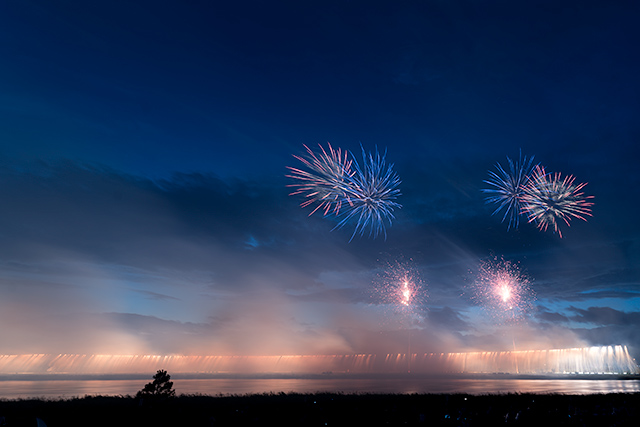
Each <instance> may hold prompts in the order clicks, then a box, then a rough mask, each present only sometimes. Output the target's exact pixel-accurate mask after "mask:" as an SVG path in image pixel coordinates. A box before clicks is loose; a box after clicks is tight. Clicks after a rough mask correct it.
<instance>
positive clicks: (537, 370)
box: [0, 345, 639, 375]
mask: <svg viewBox="0 0 640 427" xmlns="http://www.w3.org/2000/svg"><path fill="white" fill-rule="evenodd" d="M409 358H410V360H411V372H412V373H421V372H422V373H514V374H563V373H615V374H623V373H639V371H638V366H637V365H636V364H635V362H634V361H633V359H632V358H631V356H630V355H629V352H628V350H627V347H626V346H621V345H617V346H602V347H583V348H568V349H552V350H517V351H496V352H491V351H474V352H458V353H412V354H406V353H393V354H386V355H385V356H384V357H378V356H377V355H376V354H332V355H275V356H211V355H209V356H182V355H150V354H145V355H108V354H96V355H88V354H57V355H55V354H22V355H0V374H4V375H7V374H46V373H51V374H142V373H149V372H154V371H155V370H157V369H165V370H167V371H169V372H171V373H240V374H251V373H253V374H256V373H288V374H291V373H297V374H303V373H307V374H308V373H324V372H353V373H378V372H380V373H399V372H406V363H407V360H408V359H409Z"/></svg>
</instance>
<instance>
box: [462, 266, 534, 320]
mask: <svg viewBox="0 0 640 427" xmlns="http://www.w3.org/2000/svg"><path fill="white" fill-rule="evenodd" d="M529 283H530V279H529V278H528V277H527V276H526V275H525V274H524V273H522V272H521V271H520V269H519V267H518V265H517V264H515V263H512V262H510V261H505V260H504V259H502V258H500V259H498V258H494V259H493V260H490V261H486V262H483V263H481V264H480V267H479V269H478V274H477V276H476V280H475V281H474V282H473V284H472V286H471V288H472V289H471V291H472V299H473V301H474V302H475V303H476V304H479V305H480V306H481V307H482V308H483V309H485V310H486V311H488V312H489V313H491V314H492V316H493V317H494V318H495V319H496V320H498V321H499V322H516V321H518V320H521V319H523V318H524V317H525V316H526V315H527V314H528V313H529V312H530V311H531V310H532V309H533V302H534V301H535V293H534V292H533V290H532V289H531V287H530V286H529Z"/></svg>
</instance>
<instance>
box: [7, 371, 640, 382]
mask: <svg viewBox="0 0 640 427" xmlns="http://www.w3.org/2000/svg"><path fill="white" fill-rule="evenodd" d="M149 377H150V373H139V374H70V373H69V374H67V373H50V374H39V373H38V374H34V373H16V374H2V375H0V381H65V380H69V381H92V380H97V381H108V380H148V379H149ZM171 377H172V378H173V379H174V380H180V379H203V380H205V379H300V380H309V379H314V380H315V379H336V380H339V379H345V380H348V379H407V378H412V379H430V378H433V379H447V378H450V379H476V380H482V379H487V380H491V379H501V380H640V374H604V373H603V374H599V373H594V374H580V373H576V374H574V373H568V374H510V373H494V374H486V373H452V374H426V373H407V372H403V373H349V372H325V373H322V374H316V373H308V374H300V373H286V372H276V373H273V372H265V373H247V374H242V373H231V372H203V373H200V372H195V373H176V374H173V373H171Z"/></svg>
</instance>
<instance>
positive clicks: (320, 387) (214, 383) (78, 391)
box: [0, 378, 640, 399]
mask: <svg viewBox="0 0 640 427" xmlns="http://www.w3.org/2000/svg"><path fill="white" fill-rule="evenodd" d="M147 382H148V381H145V380H131V379H127V380H44V381H0V398H2V399H16V398H29V397H45V398H56V397H74V396H81V397H82V396H84V395H87V394H88V395H98V394H101V395H134V394H135V393H136V392H137V391H138V390H140V389H142V387H143V386H144V385H145V384H146V383H147ZM174 388H175V389H176V391H177V393H178V394H196V393H198V394H208V395H219V394H223V395H230V394H237V395H242V394H260V393H271V392H273V393H279V392H285V393H292V392H295V393H315V392H341V393H399V394H408V393H468V394H476V395H478V394H504V393H537V394H547V393H560V394H598V393H638V392H640V381H638V380H583V379H568V380H566V379H468V378H465V379H460V378H449V379H447V378H384V379H380V378H376V379H364V378H350V379H344V378H343V379H329V378H328V379H300V378H295V379H245V378H224V379H221V378H217V379H175V378H174Z"/></svg>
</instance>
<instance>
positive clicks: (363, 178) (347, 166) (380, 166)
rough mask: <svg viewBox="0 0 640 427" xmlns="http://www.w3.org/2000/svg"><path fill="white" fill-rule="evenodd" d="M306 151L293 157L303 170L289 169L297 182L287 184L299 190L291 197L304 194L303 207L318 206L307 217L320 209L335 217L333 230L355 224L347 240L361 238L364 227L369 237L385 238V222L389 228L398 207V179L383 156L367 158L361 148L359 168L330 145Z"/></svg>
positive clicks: (349, 158) (350, 157)
mask: <svg viewBox="0 0 640 427" xmlns="http://www.w3.org/2000/svg"><path fill="white" fill-rule="evenodd" d="M305 148H306V149H307V152H308V156H306V157H299V156H294V157H295V158H297V159H298V160H300V161H301V162H302V163H303V164H304V165H305V166H306V170H303V169H298V168H292V167H288V169H289V170H290V171H291V174H290V175H287V177H289V178H293V179H295V180H297V181H298V183H296V184H291V185H289V186H290V187H297V188H298V189H297V190H296V191H294V192H293V193H291V195H298V194H304V195H305V197H306V200H305V201H304V202H302V203H301V206H302V207H306V206H309V205H313V204H316V205H317V206H316V207H315V209H313V211H312V212H311V213H310V214H309V215H312V214H313V213H315V212H316V211H318V210H321V211H322V212H324V216H329V215H333V216H335V217H337V218H338V219H339V222H338V224H337V225H336V226H335V227H334V229H335V228H342V227H344V226H345V225H346V224H348V223H352V222H355V230H354V232H353V234H352V235H351V239H350V240H349V241H351V240H353V238H354V237H355V236H356V235H357V234H359V235H361V236H362V235H364V233H365V230H366V229H367V228H370V232H369V236H370V237H373V238H376V237H377V236H378V235H380V234H384V236H385V239H386V237H387V233H386V227H385V222H388V223H389V225H391V221H392V219H394V218H395V217H394V216H393V211H394V209H396V208H400V207H401V205H400V204H398V203H396V202H395V200H396V199H397V197H398V196H399V195H400V190H399V189H398V186H399V185H400V179H399V178H398V175H397V174H396V173H395V172H394V171H393V165H388V166H387V165H386V162H385V157H386V156H385V154H386V153H385V154H383V155H380V154H379V153H378V151H377V150H376V152H375V154H371V153H369V154H368V155H367V154H366V153H365V151H364V149H362V160H363V163H362V167H360V165H359V164H358V162H357V161H356V160H355V159H352V157H353V154H351V153H347V151H344V152H343V151H342V150H340V149H337V150H334V149H333V148H332V147H331V145H329V149H328V150H325V149H324V148H322V146H320V149H321V152H320V153H319V154H315V153H314V152H313V151H312V150H310V149H309V148H308V147H307V146H305ZM349 154H350V156H349Z"/></svg>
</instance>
